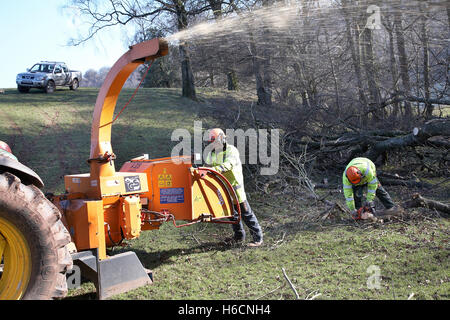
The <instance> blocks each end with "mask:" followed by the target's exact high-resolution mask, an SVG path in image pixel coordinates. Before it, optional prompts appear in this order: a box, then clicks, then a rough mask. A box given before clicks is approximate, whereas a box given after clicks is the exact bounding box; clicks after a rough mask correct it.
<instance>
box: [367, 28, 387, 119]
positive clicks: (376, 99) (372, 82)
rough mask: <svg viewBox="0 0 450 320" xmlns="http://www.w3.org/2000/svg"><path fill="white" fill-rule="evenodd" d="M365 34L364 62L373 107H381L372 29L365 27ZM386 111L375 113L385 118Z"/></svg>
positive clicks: (378, 116)
mask: <svg viewBox="0 0 450 320" xmlns="http://www.w3.org/2000/svg"><path fill="white" fill-rule="evenodd" d="M362 32H363V34H362V36H363V44H362V45H363V64H364V69H365V71H366V77H367V85H368V89H369V94H370V100H371V103H370V104H371V107H376V108H377V107H379V106H380V104H381V98H380V94H379V88H378V84H377V81H376V70H375V63H374V60H375V58H374V55H373V39H372V30H371V29H368V28H364V30H363V31H362ZM383 114H384V112H380V111H376V112H375V113H374V115H375V116H376V117H377V118H378V119H380V118H383Z"/></svg>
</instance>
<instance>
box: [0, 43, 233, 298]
mask: <svg viewBox="0 0 450 320" xmlns="http://www.w3.org/2000/svg"><path fill="white" fill-rule="evenodd" d="M167 53H168V44H167V42H166V41H165V40H163V39H153V40H150V41H146V42H142V43H139V44H136V45H134V46H131V47H130V49H129V50H128V51H127V52H126V53H125V54H123V55H122V56H121V57H120V58H119V60H118V61H117V62H116V63H115V64H114V66H113V67H112V68H111V70H110V71H109V73H108V75H107V76H106V79H105V81H104V83H103V85H102V87H101V88H100V91H99V94H98V97H97V101H96V104H95V109H94V114H93V123H92V129H91V148H90V157H89V159H88V163H89V165H90V172H89V173H82V174H72V175H67V176H65V177H64V182H65V189H66V192H65V193H64V194H61V195H52V196H49V197H48V198H49V200H50V201H51V202H49V204H50V205H48V204H45V201H44V200H46V199H45V198H43V197H42V196H41V195H40V193H39V192H40V190H39V189H38V188H36V187H33V186H32V187H28V186H25V185H24V183H25V182H24V181H25V180H24V179H22V182H20V180H18V179H17V178H16V177H17V176H19V177H20V174H19V173H17V172H18V171H17V170H16V171H17V172H16V171H14V172H13V171H12V170H13V169H9V170H8V172H6V173H5V174H2V175H0V193H1V194H0V207H1V206H3V204H2V203H3V202H2V201H3V200H2V199H3V198H8V197H10V195H11V192H12V191H11V190H16V189H17V190H21V189H20V188H22V189H23V190H25V191H24V192H25V193H24V194H25V196H21V195H20V194H18V195H17V197H16V196H14V197H16V198H17V199H18V200H17V202H20V199H19V198H20V197H28V196H27V194H28V193H29V194H30V196H29V198H30V199H31V198H33V197H34V198H37V197H38V196H39V199H40V201H41V202H40V204H38V206H39V208H44V204H45V206H47V207H48V208H49V209H48V210H50V211H51V210H53V211H51V212H52V214H51V215H49V214H47V213H46V211H45V210H47V209H45V210H44V209H42V210H41V209H39V210H41V211H42V213H40V215H41V216H42V217H47V216H48V217H49V218H48V219H47V220H45V219H44V218H42V219H43V220H42V221H44V222H45V223H47V222H49V227H48V229H45V228H43V227H42V228H41V229H42V231H41V234H40V235H39V237H40V238H39V237H35V238H33V231H29V230H33V228H28V227H27V225H26V224H23V225H22V224H20V223H17V221H19V219H22V218H20V217H19V215H20V214H21V213H22V212H24V210H25V209H20V208H19V209H14V208H13V209H11V211H14V210H15V211H14V213H9V212H6V213H2V212H0V249H1V250H0V259H2V261H3V262H4V264H2V266H3V269H4V270H0V277H1V278H0V298H2V297H3V298H6V299H9V298H23V297H26V298H49V297H50V296H49V295H52V296H53V293H58V292H59V296H64V295H65V293H67V286H66V288H64V283H62V282H61V280H52V281H53V282H52V283H50V284H47V283H49V282H51V281H49V280H48V279H52V274H56V275H58V276H61V275H64V276H65V274H64V272H65V271H66V269H70V266H72V264H71V262H70V261H69V260H68V259H67V257H65V256H64V254H59V252H60V251H61V252H63V251H64V250H65V249H66V248H68V246H67V243H68V242H70V243H69V244H71V245H72V246H74V250H72V252H71V254H70V256H71V258H72V261H73V264H74V265H76V266H78V267H79V270H80V271H81V275H82V276H84V277H86V278H88V279H90V280H91V281H93V282H94V284H95V286H96V289H97V296H98V298H99V299H105V298H108V297H110V296H112V295H115V294H119V293H123V292H126V291H129V290H131V289H134V288H137V287H140V286H143V285H146V284H150V283H151V282H152V281H153V277H152V273H151V271H149V270H147V269H145V268H144V267H143V266H142V264H141V262H140V261H139V259H138V258H137V256H136V254H135V253H134V252H131V251H130V252H124V253H120V254H116V255H113V256H108V255H107V251H106V249H107V248H108V247H113V246H116V245H119V244H120V243H121V242H122V240H124V239H134V238H137V237H139V235H140V234H141V232H142V231H144V230H152V229H158V228H159V227H160V225H161V223H163V222H165V221H172V222H173V224H174V225H175V226H177V227H180V226H186V225H190V224H194V223H197V222H213V223H238V222H239V220H240V211H239V206H238V200H237V197H236V193H235V191H234V190H233V188H232V186H231V184H230V183H229V182H228V181H227V179H226V178H225V177H224V176H223V175H221V174H219V173H218V172H216V171H214V170H212V169H209V168H203V167H196V166H195V164H194V161H193V159H192V157H191V156H178V157H172V158H161V159H153V160H150V159H144V158H142V157H140V158H136V159H132V160H130V161H128V162H126V163H125V164H124V165H123V166H122V168H121V169H120V170H119V171H116V168H115V164H114V159H115V155H114V152H113V149H112V147H111V128H112V124H113V122H114V121H113V116H114V110H115V107H116V102H117V99H118V97H119V94H120V91H121V89H122V87H123V85H124V83H125V81H126V80H127V78H128V76H129V75H130V74H131V73H132V72H133V71H134V70H135V69H136V68H137V67H138V66H140V65H142V64H144V63H147V62H151V61H153V60H155V59H157V58H158V57H161V56H164V55H166V54H167ZM16 165H17V164H16ZM11 167H12V166H11ZM10 172H13V174H10ZM33 174H34V173H33ZM33 174H31V175H30V174H29V175H28V176H29V177H32V176H33ZM23 177H25V175H23ZM3 181H4V182H3ZM39 182H40V180H39ZM3 185H4V186H5V187H4V188H3ZM12 185H16V187H15V188H12V187H11V186H12ZM17 186H19V187H17ZM41 186H42V185H41V184H40V185H39V186H38V187H41ZM26 188H29V190H28V189H26ZM3 189H4V190H3ZM30 190H31V191H30ZM2 192H3V193H2ZM8 192H9V193H8ZM27 192H28V193H27ZM42 198H43V199H42ZM5 201H6V200H5ZM8 201H9V200H8ZM12 207H13V206H11V208H12ZM28 207H29V206H28ZM28 207H27V208H28ZM55 207H56V208H57V209H58V210H59V213H58V210H56V209H55ZM1 208H3V207H1ZM1 208H0V209H1ZM52 208H53V209H52ZM27 210H28V209H27ZM39 210H35V211H39ZM48 210H47V211H48ZM55 210H56V211H55ZM236 210H237V211H236ZM0 211H1V210H0ZM31 214H32V213H31V211H30V214H29V215H31ZM11 217H13V218H11ZM23 219H25V220H26V219H28V217H27V215H24V218H23ZM36 219H37V220H36V221H39V219H41V217H37V218H36ZM58 219H59V220H58ZM57 220H58V221H57ZM36 221H31V222H30V223H29V224H30V225H32V224H33V223H34V224H36V225H37V227H35V229H37V228H39V225H40V223H39V222H36ZM55 221H56V222H55ZM60 221H62V223H63V224H64V227H65V228H66V229H67V231H68V233H69V234H70V240H67V242H64V241H65V240H64V239H65V238H64V237H65V236H64V232H59V231H61V230H62V229H63V227H62V226H61V223H60ZM177 221H183V222H181V223H178V224H177ZM44 222H43V223H41V225H44V224H45V223H44ZM58 222H59V224H58ZM27 223H28V222H27ZM50 223H51V224H50ZM52 224H54V225H53V226H52ZM27 228H28V229H27ZM27 230H28V231H27ZM45 230H47V231H45ZM58 230H59V231H58ZM67 231H66V233H67ZM46 237H53V238H54V239H45V238H46ZM33 239H34V240H33ZM39 239H44V240H39ZM2 241H3V242H2ZM45 241H47V242H45ZM46 243H49V244H50V243H55V245H54V248H59V249H51V250H50V251H49V252H48V253H45V252H44V253H42V251H45V249H46V248H45V246H46ZM58 244H59V246H58ZM38 245H39V246H40V247H39V248H38V249H36V247H37V246H38ZM4 248H6V249H5V250H3V249H4ZM52 248H53V247H52ZM47 249H48V248H47ZM2 250H3V251H2ZM55 251H57V252H58V256H57V257H56V258H55V259H53V260H54V262H52V261H53V260H52V259H48V257H50V256H51V255H52V254H55ZM2 257H3V258H2ZM24 257H25V258H24ZM38 257H40V258H39V259H41V260H39V259H38ZM20 259H22V262H20V261H21V260H20ZM50 260H51V261H50ZM2 261H0V263H1V262H2ZM39 261H41V262H39ZM44 263H46V264H48V268H47V267H46V266H45V265H44ZM52 263H53V265H52ZM38 265H44V266H45V268H44V267H42V268H41V269H39V268H38ZM19 267H20V268H19ZM58 268H59V269H60V270H58ZM42 269H44V271H39V270H42ZM17 270H20V272H18V271H17ZM36 270H38V271H36ZM1 272H2V273H3V275H2V273H1ZM45 272H47V275H45ZM58 272H59V273H58ZM43 274H44V276H43ZM55 279H57V278H55ZM58 279H60V277H59V278H58ZM46 281H47V282H46ZM37 282H40V283H38V284H36V283H37ZM46 286H48V287H49V288H50V287H52V289H51V290H53V291H51V290H50V289H48V290H47V289H45V288H47V287H46ZM55 288H56V289H55ZM33 292H34V294H33ZM49 292H50V293H49ZM52 292H53V293H52ZM2 295H3V296H2Z"/></svg>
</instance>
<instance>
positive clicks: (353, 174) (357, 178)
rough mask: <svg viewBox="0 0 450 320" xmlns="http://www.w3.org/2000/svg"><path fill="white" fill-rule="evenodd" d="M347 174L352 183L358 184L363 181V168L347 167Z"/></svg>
mask: <svg viewBox="0 0 450 320" xmlns="http://www.w3.org/2000/svg"><path fill="white" fill-rule="evenodd" d="M345 175H346V176H347V179H348V181H350V183H351V184H357V183H360V182H361V178H362V173H361V170H359V169H358V168H357V167H355V166H350V167H348V168H347V171H346V172H345Z"/></svg>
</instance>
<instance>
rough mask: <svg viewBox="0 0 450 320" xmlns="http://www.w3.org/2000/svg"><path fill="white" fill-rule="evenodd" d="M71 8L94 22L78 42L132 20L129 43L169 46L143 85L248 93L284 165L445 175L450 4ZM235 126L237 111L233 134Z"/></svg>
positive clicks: (244, 1)
mask: <svg viewBox="0 0 450 320" xmlns="http://www.w3.org/2000/svg"><path fill="white" fill-rule="evenodd" d="M73 4H74V5H75V6H76V7H77V8H78V10H79V11H80V12H81V14H82V15H83V16H84V17H85V18H86V19H87V21H89V23H90V25H91V28H90V30H89V33H88V34H86V35H85V36H84V37H82V38H80V39H76V40H74V44H77V43H81V42H83V41H88V40H89V39H90V38H92V37H94V36H96V35H97V34H98V33H100V32H101V31H102V29H104V28H107V27H109V26H112V25H125V24H131V23H132V24H134V25H135V27H136V35H135V38H134V39H133V42H139V41H142V40H146V39H150V38H154V37H165V38H166V39H167V40H168V41H169V44H170V47H171V50H169V52H170V53H169V55H168V56H166V57H164V58H162V59H158V60H157V61H155V65H153V66H152V70H153V72H150V73H149V76H148V78H147V79H145V81H144V86H148V87H182V94H183V96H185V97H188V98H191V99H197V90H196V89H197V88H199V87H202V88H221V89H224V90H230V91H240V92H241V93H246V94H248V95H249V96H250V97H251V100H252V101H251V102H248V103H247V105H246V102H242V109H243V110H250V112H251V116H249V125H253V126H266V127H267V126H271V127H277V128H281V129H282V132H283V143H284V146H285V148H286V149H285V150H284V151H286V156H287V157H288V155H294V156H295V157H296V159H297V160H299V159H300V158H301V159H303V160H302V161H305V163H308V164H309V165H310V167H314V168H321V167H327V166H329V164H330V163H338V165H340V166H342V164H343V163H344V162H345V161H347V160H348V159H349V158H351V157H353V156H358V155H364V156H368V157H371V158H372V159H373V160H374V161H378V162H382V161H386V159H387V152H388V151H390V150H403V149H404V148H407V149H406V150H407V151H408V152H409V154H410V155H412V156H413V157H415V158H417V159H419V160H420V161H419V164H418V165H422V166H424V165H425V166H428V167H429V168H432V169H431V170H437V171H436V172H440V173H442V172H443V171H445V170H447V171H445V173H446V174H448V169H444V168H445V167H448V163H449V158H448V150H449V147H450V143H448V139H447V138H448V132H447V131H448V124H449V123H448V117H447V118H445V117H446V116H447V115H448V106H449V105H450V97H449V92H450V90H449V85H450V82H449V74H450V73H449V65H450V55H449V45H448V41H449V38H450V37H449V35H450V5H449V3H448V1H445V0H429V1H405V0H375V1H368V0H332V1H317V0H278V1H277V0H128V1H119V0H110V1H105V2H103V4H102V5H98V4H97V2H96V1H92V0H73ZM239 110H241V109H239ZM221 112H223V113H224V114H227V112H230V110H227V109H226V108H224V109H223V110H222V111H221ZM233 112H234V111H233ZM240 115H241V120H243V119H244V116H243V114H242V113H241V114H240ZM436 118H441V119H439V121H438V122H436V121H435V120H436ZM234 120H235V114H230V121H229V125H236V123H235V122H236V121H234ZM239 125H243V124H242V123H240V124H239ZM413 128H415V130H416V134H415V135H412V130H413ZM446 128H447V129H446ZM424 132H425V133H424ZM422 133H423V134H422ZM424 143H427V144H428V146H432V147H433V148H438V149H437V150H438V151H439V152H438V156H436V157H434V158H433V161H432V162H431V163H433V164H436V165H437V166H438V167H439V169H436V168H435V166H434V165H433V166H432V165H430V162H428V163H425V162H424V160H423V159H424V157H423V154H421V152H422V151H421V150H419V149H416V147H417V146H422V145H423V144H424ZM306 149H308V157H306V158H305V157H303V158H302V155H304V154H305V150H306ZM425 158H427V157H425ZM336 159H339V160H338V161H335V160H336ZM286 160H287V159H286ZM287 163H289V161H287Z"/></svg>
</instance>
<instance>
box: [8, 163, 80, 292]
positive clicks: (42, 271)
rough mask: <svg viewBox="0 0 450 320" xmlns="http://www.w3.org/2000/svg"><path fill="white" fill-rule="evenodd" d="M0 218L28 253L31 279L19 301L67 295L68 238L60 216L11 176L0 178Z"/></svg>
mask: <svg viewBox="0 0 450 320" xmlns="http://www.w3.org/2000/svg"><path fill="white" fill-rule="evenodd" d="M0 215H2V216H3V217H4V218H7V219H8V218H9V221H10V222H14V223H15V225H16V227H18V229H19V230H20V231H21V232H22V234H23V235H24V237H25V238H26V241H27V243H28V246H29V248H30V252H31V264H32V268H31V276H30V280H29V283H28V286H27V289H26V291H25V293H24V295H23V297H22V299H25V300H41V299H44V300H48V299H57V298H63V297H65V296H66V295H67V291H68V289H67V282H66V273H67V272H68V271H70V270H71V269H72V266H73V262H72V258H71V255H70V253H69V247H68V244H69V243H70V242H71V237H70V234H69V232H68V231H67V229H66V227H65V226H64V224H63V223H62V221H61V213H60V211H59V210H58V209H57V208H56V207H55V205H54V204H53V203H51V202H50V201H49V200H48V199H47V198H46V197H45V196H44V194H43V193H42V191H41V190H40V189H39V188H38V187H36V186H34V185H24V184H23V183H21V181H20V179H19V178H18V177H16V176H15V175H13V174H11V173H8V172H5V173H2V174H0Z"/></svg>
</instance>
